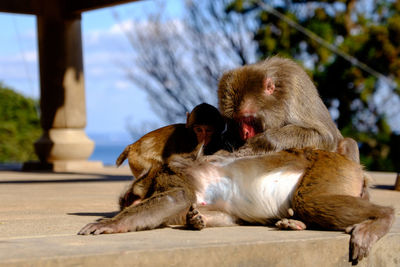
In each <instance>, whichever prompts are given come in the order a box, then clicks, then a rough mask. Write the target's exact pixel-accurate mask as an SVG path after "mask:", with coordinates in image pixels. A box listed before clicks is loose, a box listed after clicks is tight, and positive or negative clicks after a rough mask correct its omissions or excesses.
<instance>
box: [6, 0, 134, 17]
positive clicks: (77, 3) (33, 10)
mask: <svg viewBox="0 0 400 267" xmlns="http://www.w3.org/2000/svg"><path fill="white" fill-rule="evenodd" d="M54 1H55V2H59V5H61V6H63V7H64V8H65V9H64V10H62V12H63V13H64V14H68V13H82V12H84V11H89V10H93V9H98V8H103V7H109V6H115V5H119V4H126V3H130V2H136V1H141V0H54ZM43 9H46V1H45V0H0V12H8V13H19V14H30V15H41V14H42V12H43Z"/></svg>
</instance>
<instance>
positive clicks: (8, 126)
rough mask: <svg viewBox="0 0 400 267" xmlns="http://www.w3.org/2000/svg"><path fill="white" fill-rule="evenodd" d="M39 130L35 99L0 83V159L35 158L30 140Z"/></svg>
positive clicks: (11, 160) (2, 160)
mask: <svg viewBox="0 0 400 267" xmlns="http://www.w3.org/2000/svg"><path fill="white" fill-rule="evenodd" d="M40 134H41V128H40V122H39V116H38V112H37V101H35V100H33V99H30V98H26V97H24V96H22V95H20V94H18V93H16V92H14V91H13V90H11V89H9V88H7V87H5V86H4V85H3V84H1V83H0V162H23V161H27V160H34V159H37V157H36V155H35V152H34V149H33V143H34V141H36V140H37V139H38V138H39V137H40Z"/></svg>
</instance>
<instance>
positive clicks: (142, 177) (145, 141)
mask: <svg viewBox="0 0 400 267" xmlns="http://www.w3.org/2000/svg"><path fill="white" fill-rule="evenodd" d="M224 128H225V122H224V120H223V118H222V116H221V115H220V113H219V111H218V110H217V109H216V108H215V107H213V106H212V105H209V104H207V103H202V104H200V105H197V106H196V107H195V108H194V109H193V110H192V112H191V113H188V114H187V121H186V124H183V123H180V124H172V125H168V126H165V127H162V128H159V129H157V130H154V131H152V132H150V133H147V134H146V135H144V136H143V137H141V138H140V139H139V140H138V141H136V142H135V143H133V144H131V145H128V146H127V147H126V148H125V150H124V151H123V152H122V153H121V155H120V156H119V157H118V159H117V161H116V165H117V166H120V165H121V164H122V163H123V161H124V160H125V159H126V158H128V161H129V167H130V169H131V172H132V174H133V176H134V177H135V178H136V180H135V181H134V182H133V184H132V185H131V186H130V187H129V189H128V190H127V191H126V192H125V193H124V194H123V195H122V196H121V197H120V200H119V204H120V209H121V210H122V209H123V208H125V207H127V206H129V205H131V204H132V203H137V202H139V201H140V200H142V199H143V198H145V197H146V195H147V193H148V188H149V187H150V185H151V183H152V177H154V173H157V171H158V169H160V168H161V166H162V165H163V164H164V163H165V162H166V160H167V159H168V157H170V156H171V155H172V154H179V153H189V152H191V151H193V150H194V149H195V148H196V146H197V144H200V143H203V144H204V153H205V154H206V155H209V154H212V153H214V152H216V151H217V150H219V149H220V148H221V140H220V137H221V132H222V131H223V130H224ZM150 172H152V174H150V175H148V174H149V173H150ZM149 177H150V178H149Z"/></svg>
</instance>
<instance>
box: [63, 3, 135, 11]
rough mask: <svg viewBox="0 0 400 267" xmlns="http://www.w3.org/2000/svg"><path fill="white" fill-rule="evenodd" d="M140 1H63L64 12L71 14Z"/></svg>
mask: <svg viewBox="0 0 400 267" xmlns="http://www.w3.org/2000/svg"><path fill="white" fill-rule="evenodd" d="M136 1H140V0H69V1H65V5H66V9H67V10H66V11H67V12H71V13H82V12H84V11H89V10H93V9H98V8H103V7H110V6H115V5H119V4H126V3H129V2H136Z"/></svg>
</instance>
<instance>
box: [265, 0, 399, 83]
mask: <svg viewBox="0 0 400 267" xmlns="http://www.w3.org/2000/svg"><path fill="white" fill-rule="evenodd" d="M257 3H258V5H259V6H260V7H261V8H262V9H263V10H265V11H267V12H268V13H269V14H271V15H273V16H275V17H277V18H279V19H280V20H282V21H284V22H286V23H287V24H288V25H289V26H291V27H293V28H295V29H296V30H298V31H299V32H301V33H303V34H304V35H306V36H307V37H308V38H310V39H312V40H314V41H316V42H317V43H319V44H320V45H322V46H324V47H326V48H327V49H329V50H330V51H332V52H333V53H335V54H337V55H339V56H341V57H342V58H344V59H345V60H347V61H349V62H350V63H351V64H352V65H355V66H357V67H359V68H360V69H362V70H364V71H365V72H367V73H369V74H371V75H372V76H374V77H376V78H378V79H381V80H383V81H384V82H386V83H387V84H388V85H390V86H395V84H394V81H393V80H392V79H390V78H389V77H387V76H386V75H384V74H382V73H380V72H378V71H376V70H374V69H373V68H371V67H369V66H368V65H367V64H365V63H363V62H361V61H359V60H358V59H357V58H355V57H353V56H351V55H349V54H347V53H346V52H344V51H342V50H340V49H339V48H338V47H337V46H335V45H333V44H331V43H329V42H327V41H326V40H324V39H322V38H321V37H319V36H318V35H317V34H315V33H314V32H312V31H310V30H308V29H307V28H304V27H303V26H301V25H300V24H298V23H297V22H295V21H294V20H292V19H290V18H289V17H287V16H285V14H282V13H281V12H279V11H278V10H276V9H275V8H273V7H272V6H271V5H269V4H266V3H264V2H262V1H258V2H257Z"/></svg>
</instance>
